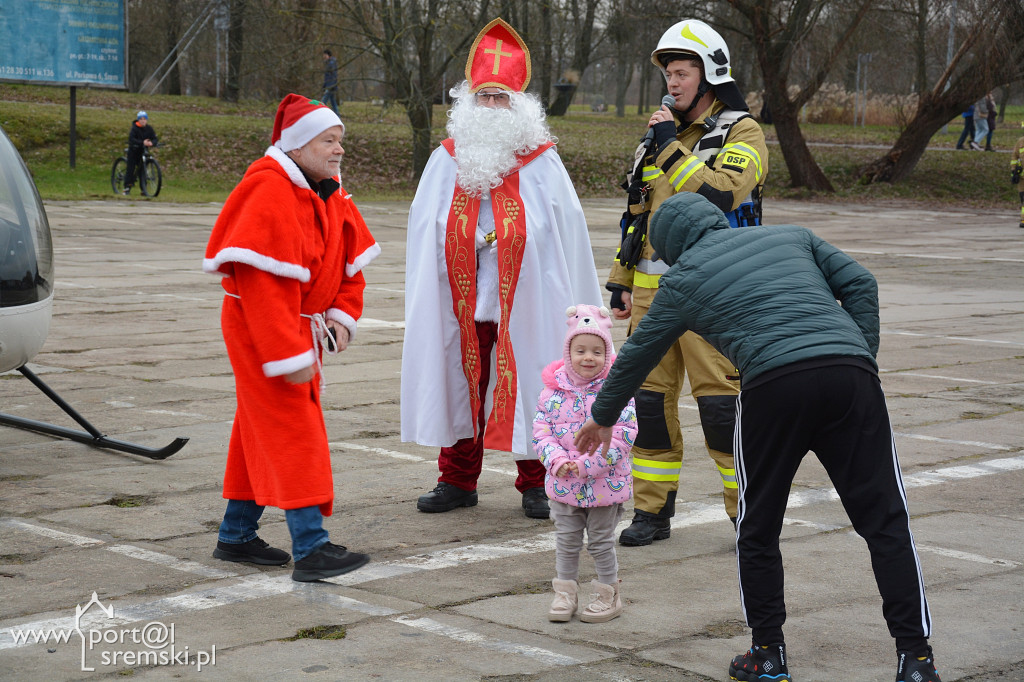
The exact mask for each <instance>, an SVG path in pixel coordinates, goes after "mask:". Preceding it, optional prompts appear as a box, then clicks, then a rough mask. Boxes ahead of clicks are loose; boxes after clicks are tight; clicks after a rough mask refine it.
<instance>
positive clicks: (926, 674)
mask: <svg viewBox="0 0 1024 682" xmlns="http://www.w3.org/2000/svg"><path fill="white" fill-rule="evenodd" d="M896 656H898V657H899V660H898V661H897V663H896V682H942V680H940V679H939V671H938V670H936V669H935V661H934V659H933V658H932V648H931V647H928V655H927V656H915V655H914V654H912V653H910V652H909V651H897V652H896Z"/></svg>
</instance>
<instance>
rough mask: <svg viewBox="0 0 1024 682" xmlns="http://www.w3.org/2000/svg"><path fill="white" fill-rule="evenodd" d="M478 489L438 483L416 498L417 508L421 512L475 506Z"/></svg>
mask: <svg viewBox="0 0 1024 682" xmlns="http://www.w3.org/2000/svg"><path fill="white" fill-rule="evenodd" d="M476 501H477V497H476V491H475V490H463V489H462V488H457V487H455V486H453V485H452V484H451V483H443V482H442V483H438V484H437V487H436V488H434V489H433V490H431V491H430V492H429V493H427V494H426V495H420V499H418V500H416V508H417V509H419V510H420V511H421V512H428V513H434V512H446V511H451V510H452V509H456V508H458V507H475V506H476Z"/></svg>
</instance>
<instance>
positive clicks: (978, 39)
mask: <svg viewBox="0 0 1024 682" xmlns="http://www.w3.org/2000/svg"><path fill="white" fill-rule="evenodd" d="M960 7H961V10H960V11H961V13H960V14H958V17H959V19H960V20H962V21H964V22H966V23H965V27H964V30H965V32H966V35H965V36H964V38H963V41H962V42H961V43H960V46H959V49H958V50H957V52H956V54H955V55H953V59H952V60H951V61H950V63H949V64H948V65H947V66H946V69H945V70H944V71H943V73H942V75H941V76H940V77H939V78H938V80H937V81H936V82H935V84H934V86H932V88H931V89H929V90H926V91H922V92H921V97H920V98H919V99H918V102H917V109H916V111H915V113H914V115H913V117H912V118H911V119H910V121H909V122H908V123H907V125H906V126H905V127H904V129H903V131H902V133H901V134H900V136H899V138H897V140H896V142H895V143H894V144H893V146H892V148H891V149H890V150H889V151H888V152H886V153H885V155H883V156H882V157H880V158H878V159H876V160H875V161H873V162H872V163H870V164H869V165H868V166H867V167H866V168H865V169H864V171H863V174H862V179H863V181H864V182H868V183H870V182H898V181H899V180H902V179H903V178H905V177H907V175H909V174H910V172H911V171H912V170H913V169H914V167H915V166H916V165H917V162H918V161H920V160H921V156H922V154H924V151H925V149H926V148H927V146H928V141H929V140H931V138H932V136H933V135H934V134H935V133H936V131H938V130H939V129H940V128H941V127H942V126H944V125H946V124H947V123H949V121H950V119H952V118H955V117H956V116H957V115H958V114H959V113H960V112H962V111H963V110H964V109H966V108H967V107H968V106H970V104H971V103H972V102H974V101H976V100H978V99H980V98H981V97H982V96H984V95H985V94H986V93H988V92H989V91H991V90H992V89H994V88H995V87H996V86H997V85H1002V84H1008V83H1013V82H1020V81H1021V80H1022V79H1024V67H1022V64H1024V40H1021V39H1020V36H1022V35H1024V4H1021V3H1020V0H995V1H994V2H978V3H977V4H976V5H970V6H968V7H964V6H963V4H962V0H961V4H960Z"/></svg>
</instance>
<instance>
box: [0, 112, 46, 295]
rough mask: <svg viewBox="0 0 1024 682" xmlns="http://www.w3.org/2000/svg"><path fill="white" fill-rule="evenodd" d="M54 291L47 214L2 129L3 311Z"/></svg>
mask: <svg viewBox="0 0 1024 682" xmlns="http://www.w3.org/2000/svg"><path fill="white" fill-rule="evenodd" d="M52 292H53V244H52V243H51V241H50V225H49V223H48V222H47V221H46V212H45V211H44V210H43V204H42V201H40V199H39V194H38V193H37V192H36V188H35V185H34V184H33V182H32V177H31V176H30V175H29V172H28V168H26V167H25V164H24V163H23V162H22V160H21V156H20V155H19V154H18V150H17V149H15V147H14V145H13V144H12V143H11V141H10V139H8V137H7V135H6V133H4V132H3V130H0V308H9V307H12V306H21V305H26V304H29V303H36V302H38V301H43V300H46V299H47V298H49V296H50V294H51V293H52Z"/></svg>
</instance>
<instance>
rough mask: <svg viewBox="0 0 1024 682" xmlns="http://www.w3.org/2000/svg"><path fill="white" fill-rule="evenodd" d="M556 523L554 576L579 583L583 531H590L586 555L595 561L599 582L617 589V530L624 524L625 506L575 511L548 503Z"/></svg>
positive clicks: (558, 503) (574, 508)
mask: <svg viewBox="0 0 1024 682" xmlns="http://www.w3.org/2000/svg"><path fill="white" fill-rule="evenodd" d="M548 504H549V506H550V507H551V520H552V521H554V522H555V572H556V573H557V574H558V579H559V580H579V577H580V552H582V551H583V529H584V528H586V529H587V551H588V552H590V556H592V557H593V558H594V566H595V567H596V569H597V580H598V582H602V583H604V584H605V585H614V584H616V583H617V582H618V580H619V562H618V561H617V560H616V558H615V527H616V526H617V525H618V524H619V521H621V520H622V505H621V504H613V505H611V506H609V507H574V506H572V505H569V504H565V503H564V502H556V501H555V500H549V502H548Z"/></svg>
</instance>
